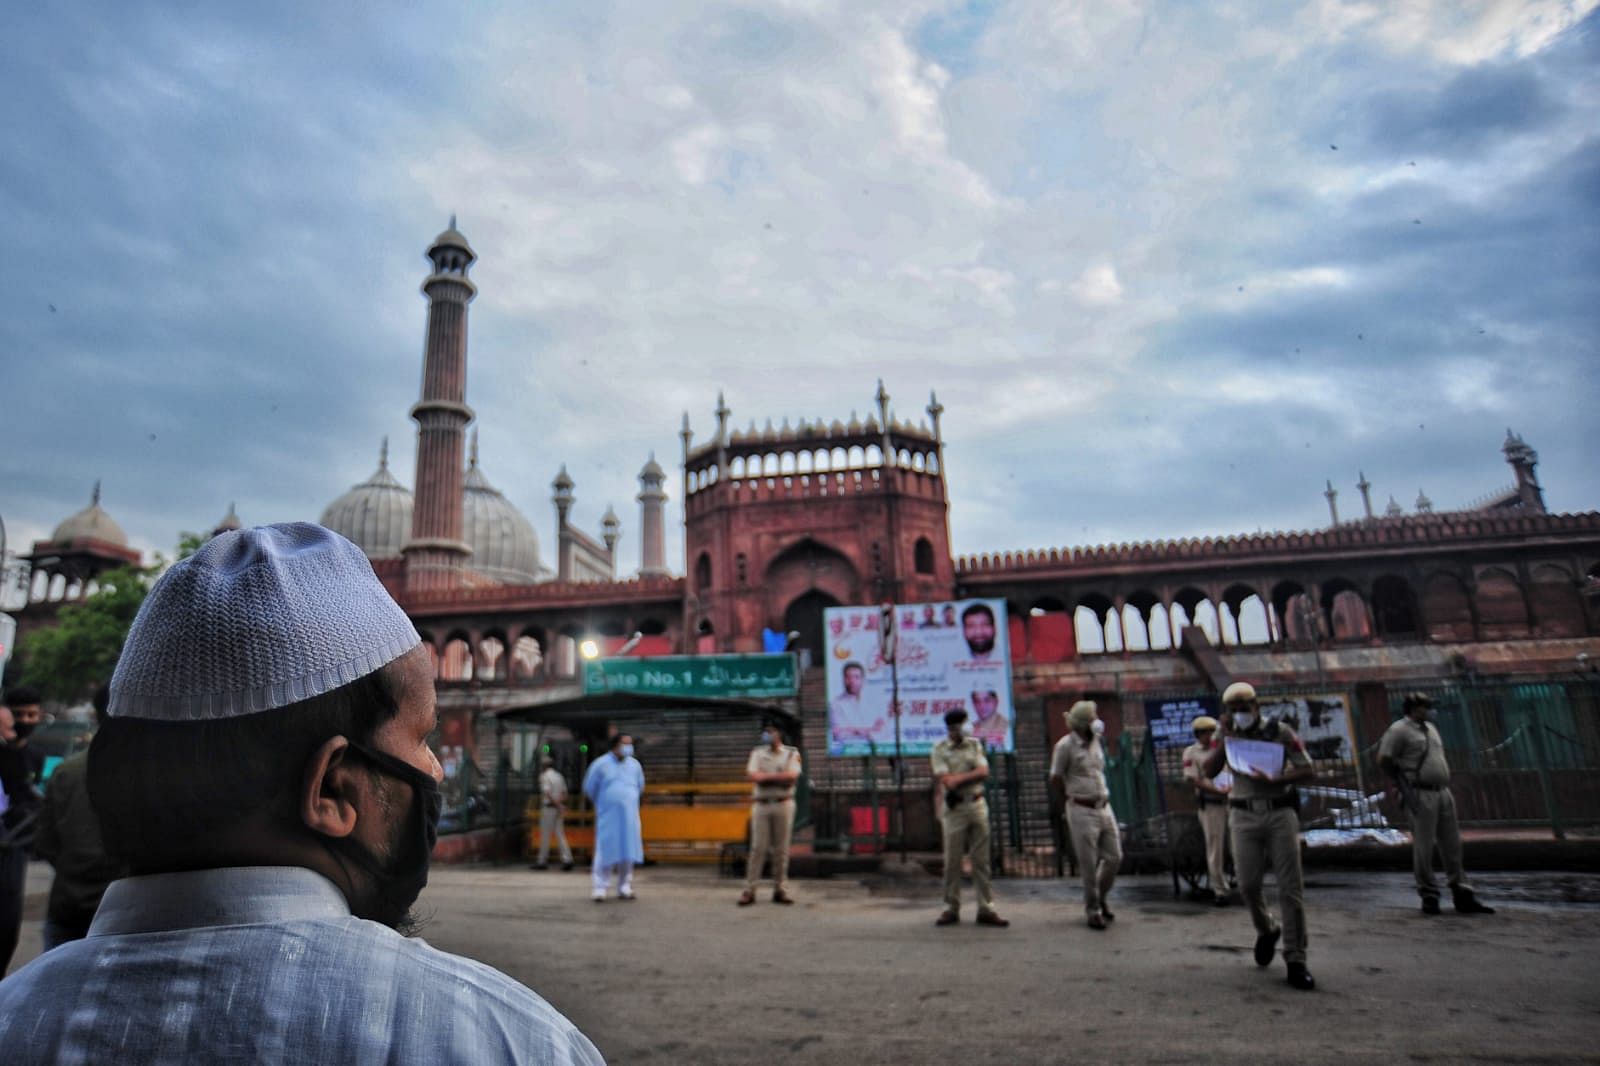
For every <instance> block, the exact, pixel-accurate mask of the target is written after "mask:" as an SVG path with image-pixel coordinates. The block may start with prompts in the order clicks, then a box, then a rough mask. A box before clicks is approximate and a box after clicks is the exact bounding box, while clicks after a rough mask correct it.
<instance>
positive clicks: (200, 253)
mask: <svg viewBox="0 0 1600 1066" xmlns="http://www.w3.org/2000/svg"><path fill="white" fill-rule="evenodd" d="M10 21H11V23H12V25H13V27H14V29H15V30H16V32H15V33H14V34H12V35H10V36H9V38H8V40H9V42H10V43H9V44H8V45H0V50H3V53H0V54H3V56H4V58H3V62H4V63H5V64H6V65H7V66H8V67H9V68H10V71H11V73H10V75H9V76H8V77H7V87H8V94H7V95H8V97H9V102H8V103H6V104H4V105H0V106H4V109H5V111H4V113H5V116H6V125H7V129H8V131H9V135H10V136H11V138H12V139H13V143H15V144H16V145H18V146H20V148H21V150H19V151H15V152H8V153H6V154H5V155H4V156H3V157H0V159H3V161H0V196H3V197H4V201H3V202H4V203H5V205H6V209H7V211H6V213H7V217H8V221H9V224H10V227H11V231H12V234H13V237H14V238H15V239H16V240H17V242H18V244H19V246H21V247H25V248H27V249H29V255H28V261H27V262H26V264H23V263H21V262H19V261H18V260H17V259H16V258H15V257H9V261H8V263H7V265H6V267H5V268H3V269H4V273H5V279H6V283H7V285H8V288H9V290H10V295H11V298H12V300H13V301H14V305H13V308H12V311H11V313H10V314H9V316H8V322H7V324H6V326H5V327H4V336H3V340H4V343H5V345H6V347H7V349H8V351H9V352H11V353H15V355H14V356H10V355H8V357H7V358H6V360H5V364H4V370H3V376H4V386H5V392H6V394H7V396H8V398H9V400H10V402H9V403H8V407H9V408H10V411H8V414H9V415H10V418H9V422H10V426H9V428H10V429H11V431H12V432H13V433H14V434H16V435H18V437H20V438H21V439H23V440H26V441H28V442H30V445H32V446H30V447H27V448H26V449H20V448H15V449H10V450H8V452H7V454H6V457H5V459H4V466H3V469H4V476H5V481H6V483H7V489H8V491H7V497H8V500H7V503H8V504H9V505H10V508H11V509H12V511H13V513H16V512H25V513H32V514H34V515H38V516H41V517H42V518H46V520H54V519H55V518H58V517H60V516H62V515H64V514H65V513H66V512H65V511H64V510H63V503H62V499H63V497H65V498H66V499H67V500H72V501H76V500H77V498H78V497H79V496H80V495H84V494H86V489H82V488H80V487H79V483H80V482H84V481H86V480H87V479H88V478H90V477H93V476H95V475H103V476H104V477H105V479H106V494H107V501H108V506H110V503H111V501H113V500H115V501H117V506H116V507H115V508H114V512H115V513H116V514H117V515H118V516H119V517H120V518H121V519H122V520H123V522H124V524H126V525H128V526H129V527H130V528H133V529H135V530H139V529H142V528H150V524H149V523H150V520H152V519H154V520H155V521H157V522H159V526H158V527H157V528H166V529H172V530H173V533H175V531H176V530H175V528H174V527H175V526H176V525H178V524H182V525H184V526H198V525H201V524H203V523H205V522H209V521H214V520H215V518H216V517H218V516H220V515H221V513H222V512H223V510H224V509H225V508H226V505H227V502H228V500H229V499H231V498H233V497H235V496H238V497H245V498H248V499H250V500H252V502H254V503H255V504H256V506H257V508H258V509H261V510H265V509H268V508H271V509H273V510H276V511H277V514H275V515H274V516H273V517H286V516H308V511H311V512H313V513H311V514H309V516H310V517H314V510H315V509H316V508H318V507H320V505H321V504H320V502H319V501H325V500H326V498H328V497H329V495H330V491H329V490H330V489H335V490H336V489H339V488H342V487H343V486H344V484H345V483H348V481H350V480H353V477H352V473H353V472H352V471H349V470H339V471H337V472H330V471H329V469H328V466H329V463H328V457H329V456H330V455H341V453H347V452H348V451H349V450H350V447H351V443H352V440H351V434H350V430H351V428H352V427H351V426H350V425H349V422H350V419H351V406H350V404H349V402H348V401H349V398H350V397H351V396H354V395H359V394H360V393H362V392H364V391H365V392H372V393H375V394H377V395H379V396H383V395H386V394H387V395H388V396H389V397H390V398H391V402H392V403H393V404H394V405H395V406H400V407H401V408H402V409H403V403H404V397H406V396H407V395H409V394H412V393H413V392H414V384H413V382H414V378H415V374H416V366H415V357H414V352H415V347H416V342H415V339H414V338H415V336H416V332H415V328H414V324H413V323H409V322H406V323H401V322H388V321H385V320H384V319H383V318H382V317H381V316H375V315H374V314H373V305H372V299H379V300H381V301H382V302H391V301H390V298H389V297H388V296H387V295H380V294H379V293H378V292H377V289H378V286H379V285H380V284H381V283H383V282H384V280H385V278H384V274H385V272H386V269H388V268H387V267H386V266H385V265H384V264H392V263H394V262H397V261H398V262H404V261H405V260H406V258H410V257H415V256H416V253H417V244H418V237H417V235H416V234H406V235H404V237H402V247H404V249H405V253H404V256H403V257H400V258H397V256H396V254H395V253H396V249H395V248H393V247H389V246H388V244H389V241H390V240H391V239H392V238H393V236H394V234H393V233H392V232H387V231H391V230H392V226H390V225H389V223H388V209H387V208H382V207H378V206H375V205H372V204H369V203H367V202H365V200H364V198H363V195H362V193H363V190H362V189H361V188H360V187H359V184H360V182H362V181H364V180H365V177H364V171H365V169H366V168H365V158H366V157H367V156H368V155H369V154H371V153H373V152H378V151H383V150H384V142H385V141H386V140H387V139H388V138H390V137H393V136H395V135H396V131H397V129H403V128H404V127H405V126H406V125H408V124H409V123H411V122H414V121H417V120H419V119H421V118H425V117H426V116H427V115H428V114H429V112H430V111H432V110H433V109H434V108H436V107H439V106H441V105H442V104H444V103H446V102H447V101H448V94H447V93H440V92H439V91H438V90H437V89H432V88H426V87H425V83H424V81H423V79H424V78H427V77H436V73H437V71H436V67H437V62H438V60H437V58H436V57H435V55H434V54H433V53H432V52H431V51H430V50H428V49H414V48H413V46H414V45H416V44H418V43H420V41H419V40H416V39H412V37H414V35H408V34H407V32H406V31H405V28H404V25H403V23H395V24H393V25H392V26H391V27H389V28H388V30H387V31H386V32H385V34H383V35H382V36H381V37H379V36H378V35H376V34H374V33H373V32H372V31H373V29H374V27H373V26H371V25H368V24H364V23H363V22H362V20H360V19H359V18H350V17H345V16H340V15H337V14H334V13H331V12H328V11H322V10H319V9H312V10H308V11H303V12H299V13H298V14H291V13H288V12H276V11H274V10H273V9H259V10H257V9H245V10H243V11H238V10H230V11H229V12H228V13H227V14H226V16H224V15H223V13H222V12H221V9H218V8H214V7H212V6H210V5H201V6H198V7H195V8H193V9H191V10H189V11H188V12H187V14H186V15H185V16H184V17H182V18H178V17H175V16H174V15H173V13H172V12H171V11H170V10H165V11H162V12H159V13H158V12H154V11H145V10H143V9H137V8H128V7H124V6H121V5H118V6H113V7H109V8H106V9H104V10H102V11H101V12H99V13H97V15H96V16H95V17H93V18H90V17H87V16H84V17H80V18H78V19H77V20H76V21H63V20H62V18H60V17H59V16H56V15H53V14H50V13H46V12H43V11H41V10H37V9H35V10H34V11H33V12H32V14H31V15H30V14H27V13H24V14H22V15H17V14H15V13H14V14H13V16H12V17H11V19H10ZM377 40H381V41H382V42H383V43H384V48H382V49H374V48H373V47H372V42H373V41H377ZM313 45H314V47H313ZM385 49H386V50H385ZM333 56H337V57H338V59H337V61H330V60H331V58H332V57H333ZM335 102H336V103H337V106H334V105H335ZM439 222H440V224H441V225H442V222H443V219H440V220H439ZM418 273H419V274H420V270H419V271H418ZM395 291H396V292H397V293H403V292H404V290H403V289H398V288H397V289H396V290H395ZM364 296H365V297H368V299H363V297H364ZM402 306H404V304H403V302H402ZM402 384H403V387H402V388H398V389H397V388H394V386H396V385H402ZM362 417H363V416H362V415H361V414H360V413H359V412H358V413H357V414H356V420H357V421H360V420H362ZM377 435H378V434H377V433H376V432H372V431H369V432H367V433H364V434H360V436H362V437H367V438H370V444H366V443H365V442H363V446H362V447H361V449H360V454H361V455H362V456H363V459H362V463H363V465H365V464H366V463H367V462H368V461H369V460H367V459H366V458H365V457H366V456H367V455H368V454H369V453H370V454H373V455H375V452H376V444H377V439H376V438H377ZM40 445H43V446H40ZM362 472H363V473H365V471H362ZM308 489H309V491H308ZM197 500H203V501H205V502H204V503H200V504H198V505H197V504H196V501H197ZM201 507H203V508H204V510H203V511H201V510H200V509H199V508H201ZM212 512H215V513H212ZM156 516H159V518H156ZM249 517H254V518H256V519H261V518H263V517H265V516H263V515H261V514H256V515H254V516H247V518H249ZM169 535H170V534H169Z"/></svg>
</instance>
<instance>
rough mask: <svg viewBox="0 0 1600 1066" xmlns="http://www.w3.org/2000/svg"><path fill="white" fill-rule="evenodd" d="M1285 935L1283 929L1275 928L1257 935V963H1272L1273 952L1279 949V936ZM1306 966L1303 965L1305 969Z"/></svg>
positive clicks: (1262, 964)
mask: <svg viewBox="0 0 1600 1066" xmlns="http://www.w3.org/2000/svg"><path fill="white" fill-rule="evenodd" d="M1281 936H1283V930H1282V929H1274V930H1273V931H1272V932H1270V933H1262V934H1261V935H1260V936H1258V937H1256V965H1257V966H1270V965H1272V953H1273V952H1275V951H1277V950H1278V938H1279V937H1281ZM1303 968H1304V967H1302V969H1303Z"/></svg>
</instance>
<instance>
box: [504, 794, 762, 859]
mask: <svg viewBox="0 0 1600 1066" xmlns="http://www.w3.org/2000/svg"><path fill="white" fill-rule="evenodd" d="M684 795H695V796H707V797H716V799H714V800H713V801H712V802H710V803H698V804H696V805H694V806H692V807H690V806H685V805H683V804H681V803H665V804H662V803H652V802H651V800H652V798H653V797H656V796H673V797H677V796H684ZM749 796H750V784H749V782H733V781H727V782H722V781H718V782H711V783H707V784H693V783H684V782H670V783H666V784H661V785H650V786H649V787H647V788H646V789H645V796H644V806H643V807H642V808H641V809H640V811H639V830H640V833H641V834H642V836H643V837H644V853H645V857H646V858H647V859H650V860H653V861H656V862H682V863H701V862H716V861H717V859H718V857H719V856H720V855H721V853H722V848H723V846H724V845H726V844H742V843H744V841H745V838H746V836H747V835H748V828H749V825H750V804H749V802H748V800H749ZM524 814H525V816H526V817H527V821H528V835H527V837H526V839H525V840H524V842H523V847H524V849H525V851H526V854H528V855H534V854H537V852H538V849H539V797H538V796H530V797H529V798H528V803H527V806H526V808H525V810H524ZM562 827H563V829H564V830H565V832H566V837H567V843H568V844H569V845H570V846H571V847H572V849H573V850H574V851H584V852H589V853H590V854H593V852H594V812H593V811H592V810H589V809H584V810H581V811H580V810H573V809H571V808H570V807H569V808H568V809H567V813H566V817H565V818H564V819H563V820H562Z"/></svg>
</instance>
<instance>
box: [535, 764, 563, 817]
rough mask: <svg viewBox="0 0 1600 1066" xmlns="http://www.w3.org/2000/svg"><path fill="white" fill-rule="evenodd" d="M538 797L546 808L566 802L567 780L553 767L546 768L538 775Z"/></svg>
mask: <svg viewBox="0 0 1600 1066" xmlns="http://www.w3.org/2000/svg"><path fill="white" fill-rule="evenodd" d="M539 795H540V796H541V797H542V798H543V799H544V805H545V806H546V807H554V806H556V805H557V804H558V803H565V802H567V779H566V778H565V777H562V776H561V771H560V770H557V769H556V768H555V767H554V766H549V767H546V768H545V770H544V772H543V773H541V774H540V775H539Z"/></svg>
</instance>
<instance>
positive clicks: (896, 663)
mask: <svg viewBox="0 0 1600 1066" xmlns="http://www.w3.org/2000/svg"><path fill="white" fill-rule="evenodd" d="M881 610H882V612H883V613H882V616H881V617H880V618H879V620H878V625H879V629H878V635H879V646H880V650H881V651H882V652H885V653H886V654H885V655H884V658H886V659H888V660H889V713H890V714H892V715H894V804H895V813H896V815H897V816H898V817H899V819H900V861H901V862H902V863H904V862H905V861H906V766H905V760H904V759H903V758H901V752H900V654H899V652H900V638H899V627H898V624H897V623H896V621H895V605H894V604H893V603H885V604H884V605H883V606H882V608H881Z"/></svg>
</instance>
